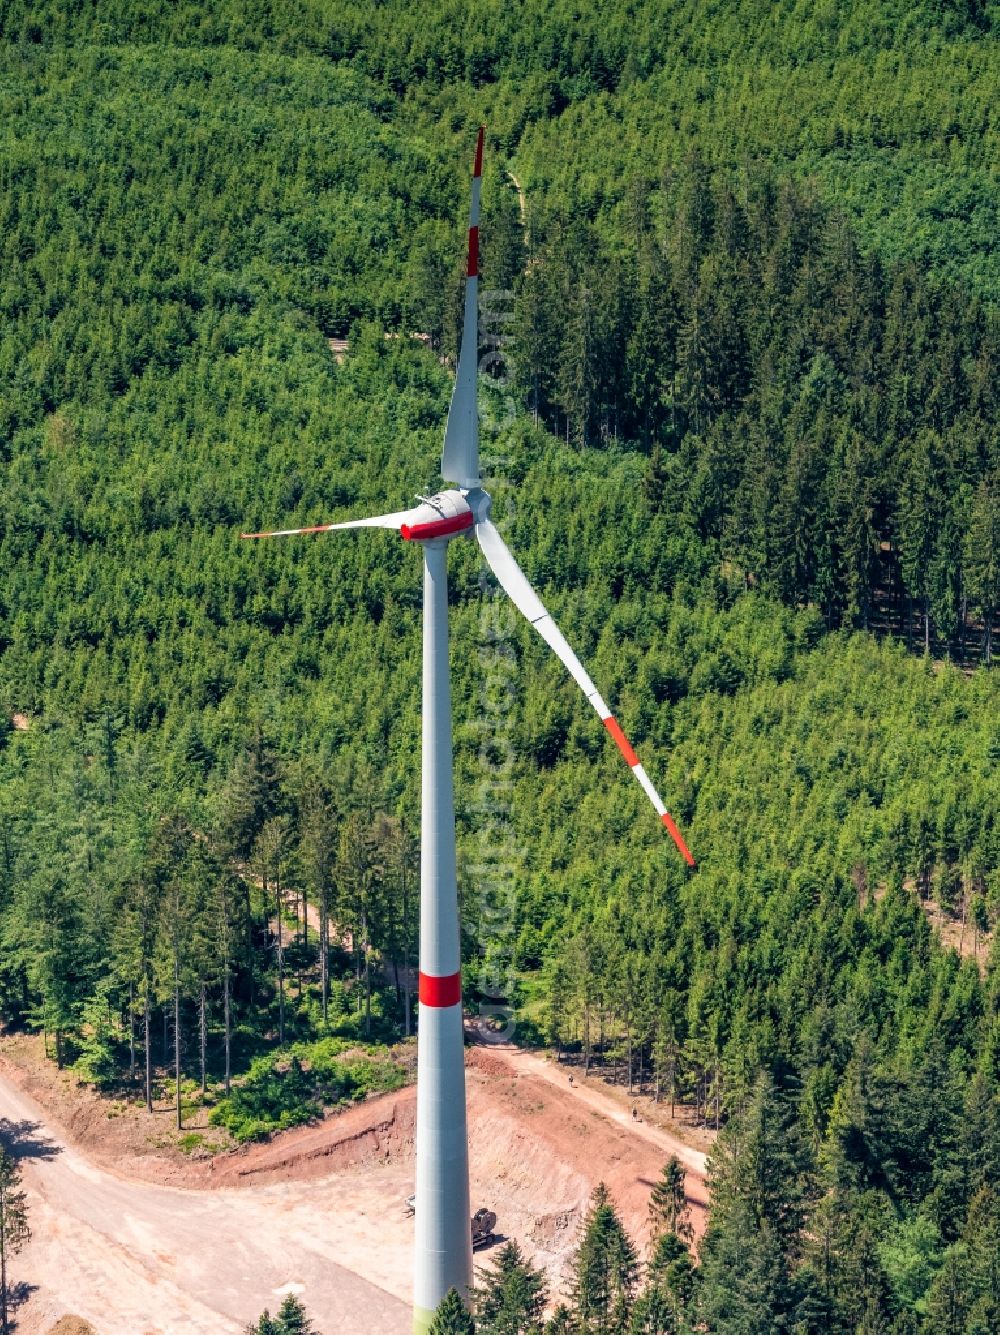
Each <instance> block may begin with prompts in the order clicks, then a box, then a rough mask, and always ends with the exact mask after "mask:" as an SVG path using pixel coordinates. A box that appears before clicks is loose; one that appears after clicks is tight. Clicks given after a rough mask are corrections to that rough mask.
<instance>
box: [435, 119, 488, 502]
mask: <svg viewBox="0 0 1000 1335" xmlns="http://www.w3.org/2000/svg"><path fill="white" fill-rule="evenodd" d="M483 129H484V127H483V126H482V125H480V127H479V134H478V136H477V138H476V161H475V164H474V166H473V169H472V204H471V206H470V208H469V264H468V268H467V270H466V279H465V323H464V325H463V326H462V348H461V351H460V353H459V357H458V372H457V375H456V377H455V389H454V391H453V393H452V396H451V407H450V408H449V409H448V424H447V426H446V427H445V431H444V450H443V451H442V454H441V476H442V477H443V478H445V480H446V481H452V482H457V483H458V484H459V486H462V487H478V486H479V407H478V404H477V402H476V376H477V375H478V373H479V365H478V363H479V191H480V187H481V185H482V172H483Z"/></svg>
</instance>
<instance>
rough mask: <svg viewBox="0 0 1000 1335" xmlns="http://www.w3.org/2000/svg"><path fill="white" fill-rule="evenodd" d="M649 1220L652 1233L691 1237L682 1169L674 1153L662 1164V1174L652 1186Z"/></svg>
mask: <svg viewBox="0 0 1000 1335" xmlns="http://www.w3.org/2000/svg"><path fill="white" fill-rule="evenodd" d="M649 1222H650V1224H651V1225H652V1228H653V1232H654V1234H656V1233H661V1232H663V1230H664V1229H666V1230H667V1232H669V1233H676V1234H677V1235H678V1237H685V1238H690V1237H691V1220H690V1218H689V1216H688V1209H687V1195H686V1193H685V1190H684V1169H683V1168H682V1167H681V1165H680V1162H679V1161H678V1159H677V1156H676V1155H673V1154H672V1155H671V1156H670V1158H669V1159H668V1160H667V1162H666V1163H665V1164H664V1166H663V1175H662V1177H661V1178H660V1180H659V1182H657V1184H656V1186H655V1187H654V1188H653V1190H652V1193H651V1194H650V1197H649Z"/></svg>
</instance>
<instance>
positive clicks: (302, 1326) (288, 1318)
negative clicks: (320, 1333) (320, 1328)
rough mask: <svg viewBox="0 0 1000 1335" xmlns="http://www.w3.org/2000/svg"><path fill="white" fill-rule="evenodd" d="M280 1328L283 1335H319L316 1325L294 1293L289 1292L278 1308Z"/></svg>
mask: <svg viewBox="0 0 1000 1335" xmlns="http://www.w3.org/2000/svg"><path fill="white" fill-rule="evenodd" d="M278 1329H279V1331H280V1332H281V1335H317V1331H316V1327H315V1326H314V1325H313V1323H312V1322H311V1321H310V1320H309V1317H308V1316H307V1315H306V1309H305V1308H304V1307H303V1305H302V1303H301V1302H300V1301H299V1299H298V1298H296V1296H295V1294H294V1293H289V1294H287V1295H286V1296H285V1299H284V1301H283V1302H282V1304H281V1306H280V1307H279V1308H278Z"/></svg>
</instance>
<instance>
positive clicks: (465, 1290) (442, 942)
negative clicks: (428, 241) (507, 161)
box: [241, 127, 695, 1335]
mask: <svg viewBox="0 0 1000 1335" xmlns="http://www.w3.org/2000/svg"><path fill="white" fill-rule="evenodd" d="M482 163H483V129H482V127H480V130H479V135H478V138H477V141H476V160H475V167H474V170H473V177H472V208H471V210H470V217H469V252H468V253H469V264H468V271H467V272H468V276H467V278H466V285H465V326H464V329H463V332H462V348H461V353H460V356H459V364H458V376H457V379H456V383H455V389H454V393H453V395H452V400H451V408H450V410H449V413H448V424H447V427H446V429H445V438H444V452H443V454H442V458H441V473H442V476H443V477H444V478H445V479H446V480H451V481H453V482H457V483H458V484H459V485H458V487H457V488H455V489H449V490H446V491H442V492H439V493H438V494H437V495H436V496H432V497H430V499H428V500H424V501H422V503H421V504H420V505H418V506H415V507H414V508H413V509H410V510H402V511H399V512H397V513H395V514H387V515H377V516H375V517H374V518H371V519H352V520H349V521H348V522H347V523H342V524H319V525H316V526H315V527H312V528H291V529H279V530H276V531H274V532H271V533H244V534H242V535H241V536H242V537H244V538H277V537H290V536H292V535H294V534H299V533H329V532H332V531H334V530H336V529H347V528H390V529H398V530H399V532H400V533H401V535H402V536H403V538H404V539H405V540H406V541H408V542H418V543H419V544H420V545H421V547H422V548H423V555H424V661H423V767H422V791H421V843H420V966H419V968H420V981H419V1001H420V1006H419V1030H418V1049H417V1152H416V1158H417V1182H416V1237H415V1242H414V1253H415V1254H414V1282H413V1302H414V1313H413V1329H414V1332H415V1333H416V1335H424V1333H425V1332H426V1331H427V1330H428V1328H429V1327H430V1324H431V1322H432V1320H433V1317H434V1312H435V1311H436V1309H437V1307H438V1305H439V1304H440V1302H441V1300H442V1298H444V1296H445V1294H446V1293H447V1292H448V1290H449V1289H452V1288H454V1289H457V1290H458V1292H459V1293H460V1294H462V1295H463V1297H466V1296H468V1295H469V1293H470V1291H471V1288H472V1239H471V1226H470V1215H469V1151H468V1136H467V1131H466V1115H465V1058H464V1034H463V1025H462V982H461V958H460V942H459V922H458V892H457V885H456V878H455V810H454V799H453V793H452V742H451V685H450V681H449V670H448V583H447V579H448V576H447V556H448V543H449V542H450V541H451V540H452V539H453V538H455V537H457V536H458V535H459V534H462V533H466V532H468V531H469V530H470V529H474V530H475V534H476V538H477V539H478V542H479V545H480V547H481V548H482V551H483V555H484V556H485V557H486V560H487V562H488V564H489V566H490V568H491V569H492V571H493V573H494V575H495V576H496V578H497V580H498V582H499V583H500V585H501V587H502V588H503V589H504V590H505V592H506V593H507V595H508V596H509V597H510V599H511V601H512V602H513V603H514V605H515V606H516V607H517V608H518V610H519V611H520V612H522V613H523V614H524V616H525V617H526V618H527V620H528V621H529V622H530V623H531V625H532V626H534V628H535V630H537V631H538V633H539V635H541V636H542V638H543V639H544V640H545V641H546V643H547V644H548V645H549V647H550V648H551V649H552V650H553V651H554V652H555V653H556V654H557V655H558V657H559V658H560V659H561V660H562V662H563V663H564V664H565V666H566V668H567V669H568V670H569V673H570V675H571V676H572V677H573V679H574V681H575V682H576V683H577V685H578V686H579V687H580V689H581V690H582V691H583V693H584V695H585V696H586V697H587V699H588V700H589V701H590V703H591V705H593V707H594V709H596V710H597V713H598V715H599V717H600V718H601V721H602V722H603V723H604V726H605V727H606V728H607V730H608V732H610V733H611V735H612V737H613V738H614V739H615V742H616V743H617V745H618V749H619V750H620V751H621V753H622V755H623V756H624V757H625V759H626V761H627V762H628V764H629V766H630V767H631V769H632V772H633V773H634V774H635V776H636V778H637V779H638V780H639V782H640V784H641V785H642V787H643V790H644V791H645V793H646V795H647V797H648V798H649V800H650V801H651V802H652V804H653V806H654V807H655V808H656V812H657V814H658V815H659V817H660V819H661V821H662V822H663V824H664V825H665V826H666V828H667V829H668V830H669V832H670V835H671V837H672V838H673V840H674V843H675V844H676V845H677V847H678V849H679V850H680V852H681V853H682V855H683V856H684V858H685V860H686V861H687V862H688V863H689V864H690V866H692V867H693V866H694V865H695V864H694V858H693V857H692V856H691V854H690V852H689V851H688V848H687V845H686V844H685V842H684V840H683V839H682V837H681V834H680V831H679V830H678V829H677V826H676V825H675V824H674V822H673V820H672V818H671V816H670V814H669V812H668V811H667V809H666V807H665V806H664V805H663V802H662V800H661V799H660V795H659V793H658V792H657V791H656V789H655V788H654V787H653V784H652V782H651V781H650V779H649V776H648V775H647V774H646V771H645V770H644V769H643V767H642V765H641V764H640V763H639V757H638V756H637V755H636V754H635V752H634V751H633V750H632V747H631V745H630V744H629V742H628V739H627V738H626V737H625V734H624V733H623V732H622V730H621V728H620V727H619V725H618V722H617V720H616V719H615V717H614V715H613V714H612V713H611V711H610V710H609V709H608V707H607V705H606V704H605V703H604V701H603V699H602V698H601V696H600V694H599V693H598V690H597V687H596V686H595V685H594V683H593V682H592V681H591V679H590V677H589V676H588V675H587V672H586V670H585V668H584V666H583V664H582V663H581V662H580V660H579V659H578V658H577V656H576V654H574V652H573V650H572V649H571V648H570V647H569V645H568V644H567V643H566V640H565V639H564V638H563V636H562V634H561V633H560V631H559V628H558V627H557V626H556V624H555V622H554V621H553V620H552V618H551V616H550V615H549V614H548V612H547V611H546V610H545V608H544V606H543V605H542V602H541V600H540V599H539V597H538V595H537V594H536V593H535V591H534V589H533V588H532V587H531V585H530V584H529V583H528V581H527V579H526V578H525V576H524V573H523V571H522V570H521V568H520V566H519V565H518V564H517V562H516V561H515V560H514V557H513V556H512V555H511V553H510V551H509V550H508V548H507V546H506V544H505V543H504V541H503V539H502V538H501V537H500V534H499V533H498V532H497V529H496V528H495V526H494V524H493V521H492V520H491V519H490V497H489V495H488V494H487V493H486V492H485V491H484V490H483V489H482V487H481V486H480V477H479V421H478V410H477V403H476V377H477V372H478V367H477V357H478V346H477V340H478V295H479V294H478V289H479V190H480V184H481V173H482Z"/></svg>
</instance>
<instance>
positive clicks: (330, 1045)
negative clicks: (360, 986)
mask: <svg viewBox="0 0 1000 1335" xmlns="http://www.w3.org/2000/svg"><path fill="white" fill-rule="evenodd" d="M406 1078H407V1073H406V1070H405V1068H404V1067H403V1066H402V1065H401V1064H400V1063H399V1062H397V1061H396V1060H395V1059H394V1058H393V1057H392V1056H391V1055H390V1054H389V1053H387V1052H386V1051H385V1049H384V1048H374V1047H370V1048H359V1047H358V1046H357V1045H356V1044H353V1043H350V1042H347V1041H345V1040H342V1039H336V1038H322V1039H319V1040H318V1041H316V1042H313V1043H295V1044H293V1045H292V1047H290V1048H287V1049H286V1050H285V1051H283V1052H275V1053H270V1054H268V1055H267V1056H264V1057H258V1058H257V1059H256V1060H255V1061H253V1062H252V1063H251V1065H250V1070H249V1071H248V1073H247V1075H246V1077H245V1079H244V1080H242V1081H241V1082H240V1084H239V1085H237V1086H235V1087H234V1089H233V1091H232V1094H231V1095H230V1097H229V1098H227V1099H222V1100H220V1102H219V1105H218V1107H217V1108H215V1110H214V1111H213V1112H212V1115H211V1118H210V1121H211V1122H212V1124H213V1125H214V1126H224V1127H225V1128H226V1129H227V1130H228V1131H229V1132H230V1133H231V1134H232V1136H233V1137H234V1139H235V1140H236V1141H238V1142H239V1143H240V1144H243V1143H245V1142H246V1141H250V1140H263V1139H265V1138H266V1137H267V1136H269V1135H271V1134H272V1133H273V1132H275V1131H284V1130H286V1129H287V1128H288V1127H292V1126H301V1125H303V1124H304V1123H306V1122H311V1121H313V1120H314V1119H315V1118H318V1117H322V1115H323V1111H324V1109H326V1108H329V1107H343V1106H346V1105H348V1104H351V1103H358V1102H360V1100H361V1099H364V1098H366V1097H367V1096H368V1095H369V1094H383V1093H387V1092H388V1091H390V1090H394V1089H400V1088H401V1087H402V1086H403V1085H404V1084H405V1083H406Z"/></svg>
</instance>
